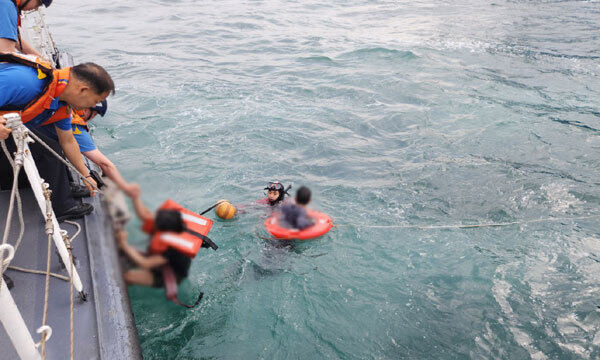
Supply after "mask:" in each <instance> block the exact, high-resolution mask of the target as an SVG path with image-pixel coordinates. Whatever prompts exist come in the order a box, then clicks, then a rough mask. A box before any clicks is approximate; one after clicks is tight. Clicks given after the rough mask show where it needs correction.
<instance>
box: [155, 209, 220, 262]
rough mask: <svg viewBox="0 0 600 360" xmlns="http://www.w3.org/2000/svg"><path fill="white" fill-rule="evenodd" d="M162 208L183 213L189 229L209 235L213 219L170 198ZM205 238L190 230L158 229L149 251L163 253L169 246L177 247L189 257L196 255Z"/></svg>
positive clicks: (176, 248)
mask: <svg viewBox="0 0 600 360" xmlns="http://www.w3.org/2000/svg"><path fill="white" fill-rule="evenodd" d="M159 209H161V210H176V211H179V212H180V213H181V216H182V218H183V222H184V224H185V226H186V228H188V229H189V230H192V231H194V232H196V233H198V234H200V235H202V236H203V237H206V235H208V232H209V231H210V228H211V227H212V225H213V221H212V220H210V219H207V218H205V217H203V216H200V215H198V214H196V213H193V212H191V211H189V210H187V209H185V208H184V207H183V206H181V205H179V204H178V203H176V202H175V201H173V200H171V199H169V200H167V201H165V202H164V204H162V205H161V206H160V208H159ZM203 241H204V240H203V239H202V238H201V237H199V236H196V235H193V234H190V233H188V232H181V233H176V232H165V231H157V232H155V233H154V234H153V236H152V239H151V240H150V246H149V247H148V252H149V253H151V254H162V253H164V252H165V251H167V250H168V249H169V248H172V249H175V250H177V251H179V252H180V253H182V254H183V255H186V256H188V257H191V258H193V257H195V256H196V254H197V253H198V250H200V247H202V242H203Z"/></svg>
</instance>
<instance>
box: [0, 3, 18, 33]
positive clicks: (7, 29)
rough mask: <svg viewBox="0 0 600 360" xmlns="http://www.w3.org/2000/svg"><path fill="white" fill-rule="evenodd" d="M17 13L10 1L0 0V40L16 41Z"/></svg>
mask: <svg viewBox="0 0 600 360" xmlns="http://www.w3.org/2000/svg"><path fill="white" fill-rule="evenodd" d="M18 19H19V13H18V12H17V7H16V6H15V4H14V3H13V2H12V1H11V0H0V38H4V39H10V40H12V41H17V23H18Z"/></svg>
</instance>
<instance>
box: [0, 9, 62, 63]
mask: <svg viewBox="0 0 600 360" xmlns="http://www.w3.org/2000/svg"><path fill="white" fill-rule="evenodd" d="M51 3H52V0H0V52H4V53H12V52H15V51H20V52H21V53H23V54H30V55H35V56H40V54H39V53H38V52H37V51H36V50H35V48H34V47H33V46H31V44H29V43H28V42H27V41H26V40H25V39H22V38H21V36H20V34H19V27H20V26H21V19H20V18H21V12H22V11H29V10H35V9H37V8H39V7H40V6H42V5H44V6H45V7H48V6H50V4H51Z"/></svg>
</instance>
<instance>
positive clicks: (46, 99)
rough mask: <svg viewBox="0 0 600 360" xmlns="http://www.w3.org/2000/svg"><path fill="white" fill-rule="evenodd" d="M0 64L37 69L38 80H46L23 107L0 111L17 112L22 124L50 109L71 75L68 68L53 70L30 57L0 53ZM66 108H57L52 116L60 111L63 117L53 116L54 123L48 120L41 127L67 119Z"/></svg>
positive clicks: (1, 113) (0, 112) (5, 108)
mask: <svg viewBox="0 0 600 360" xmlns="http://www.w3.org/2000/svg"><path fill="white" fill-rule="evenodd" d="M0 62H9V63H15V64H20V65H25V66H29V67H32V68H34V69H37V71H38V79H47V83H46V85H45V86H44V88H43V89H42V91H41V92H40V93H39V94H38V95H37V96H36V97H35V98H33V100H31V101H30V102H29V103H28V104H26V105H25V106H19V107H17V108H15V109H9V108H7V107H4V108H1V109H0V115H4V114H8V113H14V112H18V113H19V114H20V115H21V121H22V122H23V123H24V124H25V123H27V122H29V121H31V120H33V119H35V118H36V117H37V116H38V115H40V114H42V113H43V112H44V111H46V110H48V109H50V105H51V104H52V101H53V100H54V99H56V98H58V97H59V96H60V95H61V94H62V93H63V91H65V88H66V87H67V84H68V83H69V78H70V75H71V68H70V67H69V68H64V69H59V70H55V69H53V68H52V66H51V65H50V64H49V63H47V62H45V61H43V60H41V59H39V58H37V57H34V56H30V55H22V54H18V53H11V54H6V53H0ZM68 108H70V107H69V106H61V107H60V108H58V110H56V111H55V113H54V114H56V113H57V112H59V111H60V112H62V115H64V116H62V117H60V116H56V117H55V116H53V117H52V118H56V119H55V120H54V121H50V120H48V121H46V122H45V123H44V124H43V125H47V124H51V123H53V122H56V121H59V120H61V119H64V118H66V117H68V114H70V111H68ZM52 118H51V119H52Z"/></svg>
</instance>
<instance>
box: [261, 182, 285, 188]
mask: <svg viewBox="0 0 600 360" xmlns="http://www.w3.org/2000/svg"><path fill="white" fill-rule="evenodd" d="M265 190H283V184H282V183H280V182H270V183H269V184H268V185H267V187H266V188H265Z"/></svg>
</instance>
